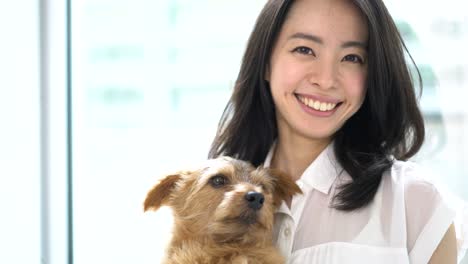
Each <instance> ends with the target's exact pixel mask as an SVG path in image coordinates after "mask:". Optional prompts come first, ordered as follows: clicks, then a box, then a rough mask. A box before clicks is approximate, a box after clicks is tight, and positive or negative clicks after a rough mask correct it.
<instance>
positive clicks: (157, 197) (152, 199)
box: [144, 174, 181, 211]
mask: <svg viewBox="0 0 468 264" xmlns="http://www.w3.org/2000/svg"><path fill="white" fill-rule="evenodd" d="M180 178H181V176H180V174H173V175H168V176H166V177H164V178H163V179H162V180H161V181H160V182H159V183H158V184H156V185H155V186H154V187H153V189H151V191H149V192H148V195H147V196H146V199H145V202H144V210H145V211H147V210H154V211H156V210H158V209H159V207H161V206H162V205H166V204H167V203H168V201H169V197H170V195H171V193H172V191H173V190H174V187H175V185H176V182H177V181H179V180H180Z"/></svg>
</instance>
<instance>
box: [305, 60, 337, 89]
mask: <svg viewBox="0 0 468 264" xmlns="http://www.w3.org/2000/svg"><path fill="white" fill-rule="evenodd" d="M336 68H337V65H336V64H335V63H333V62H328V61H319V62H317V63H316V64H315V65H314V66H313V68H311V70H310V71H311V72H310V75H309V82H310V83H311V84H313V85H316V86H318V87H319V88H321V89H331V88H333V87H335V85H336V78H337V69H336Z"/></svg>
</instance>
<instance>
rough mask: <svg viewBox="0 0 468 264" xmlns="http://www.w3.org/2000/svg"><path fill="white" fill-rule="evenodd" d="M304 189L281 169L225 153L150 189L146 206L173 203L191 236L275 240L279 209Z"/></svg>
mask: <svg viewBox="0 0 468 264" xmlns="http://www.w3.org/2000/svg"><path fill="white" fill-rule="evenodd" d="M300 192H301V190H300V189H299V187H298V186H297V185H296V184H295V183H294V181H293V180H291V179H290V178H289V177H288V176H287V175H285V174H284V173H282V172H280V171H277V170H272V169H268V168H261V167H259V168H254V167H253V166H252V165H251V164H250V163H248V162H245V161H240V160H237V159H232V158H229V157H221V158H217V159H213V160H209V161H208V162H207V164H206V166H203V167H202V168H200V169H198V170H192V171H185V172H180V173H177V174H172V175H168V176H166V177H164V178H163V179H162V180H161V181H160V182H159V183H158V184H157V185H156V186H154V187H153V189H151V191H150V192H149V193H148V195H147V197H146V200H145V202H144V209H145V211H146V210H157V209H158V208H159V207H161V206H163V205H167V206H170V207H172V209H173V211H174V216H175V221H176V228H183V229H184V230H186V231H187V232H186V233H187V235H188V234H190V235H191V236H194V237H196V236H199V235H210V236H211V237H212V238H213V239H215V240H216V241H218V242H246V243H247V242H249V241H251V240H252V239H255V240H258V239H261V238H263V239H271V237H268V235H271V234H270V233H271V230H272V228H273V215H274V211H275V209H276V208H277V207H278V206H279V205H280V204H281V201H282V200H284V199H287V198H289V197H291V196H292V195H294V194H296V193H300Z"/></svg>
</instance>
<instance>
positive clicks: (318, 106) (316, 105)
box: [296, 94, 341, 112]
mask: <svg viewBox="0 0 468 264" xmlns="http://www.w3.org/2000/svg"><path fill="white" fill-rule="evenodd" d="M296 98H297V99H298V100H299V101H301V103H303V104H304V105H306V106H307V107H309V108H311V109H313V110H316V111H320V112H330V111H333V110H334V109H335V108H336V107H337V106H339V105H341V102H340V103H329V102H321V101H318V100H313V99H311V98H308V97H305V96H302V95H300V94H296Z"/></svg>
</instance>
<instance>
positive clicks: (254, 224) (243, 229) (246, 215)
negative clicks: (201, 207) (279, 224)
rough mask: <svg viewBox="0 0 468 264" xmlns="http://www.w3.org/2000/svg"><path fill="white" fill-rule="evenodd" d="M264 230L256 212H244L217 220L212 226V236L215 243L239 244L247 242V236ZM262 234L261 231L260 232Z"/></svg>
mask: <svg viewBox="0 0 468 264" xmlns="http://www.w3.org/2000/svg"><path fill="white" fill-rule="evenodd" d="M263 229H266V227H265V225H264V224H263V223H261V222H260V217H259V214H258V213H257V212H254V211H245V212H243V213H241V214H240V215H238V216H230V217H226V218H224V219H219V220H218V221H217V222H216V223H214V224H213V225H212V230H211V233H212V236H213V237H214V238H215V240H216V241H217V242H223V243H239V242H246V240H249V238H248V237H249V236H250V235H252V234H253V233H256V231H254V230H257V231H260V230H263ZM262 232H263V231H262Z"/></svg>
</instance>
